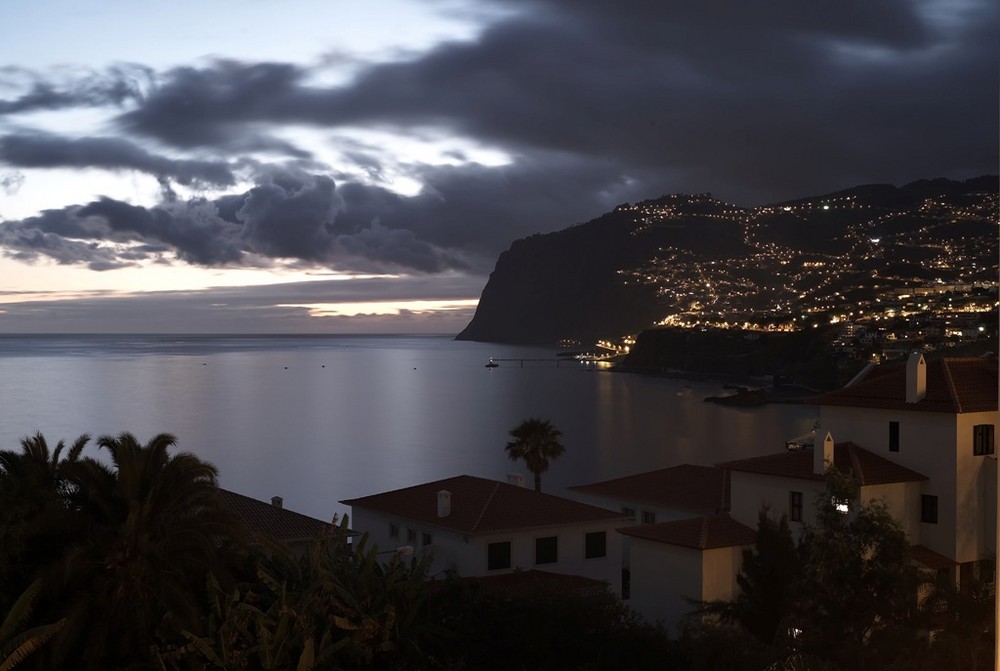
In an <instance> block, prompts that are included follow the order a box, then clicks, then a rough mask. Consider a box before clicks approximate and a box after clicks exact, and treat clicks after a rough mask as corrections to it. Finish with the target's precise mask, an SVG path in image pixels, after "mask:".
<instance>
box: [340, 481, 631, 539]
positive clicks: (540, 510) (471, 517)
mask: <svg viewBox="0 0 1000 671" xmlns="http://www.w3.org/2000/svg"><path fill="white" fill-rule="evenodd" d="M441 490H446V491H448V492H451V513H450V514H449V515H448V516H447V517H438V515H437V493H438V492H439V491H441ZM341 503H343V504H344V505H348V506H351V507H352V508H353V507H358V508H367V509H370V510H375V511H378V512H380V513H384V514H388V515H395V516H398V517H400V518H405V519H410V520H415V521H418V522H423V523H425V524H432V525H434V526H437V527H440V528H444V529H450V530H452V531H457V532H459V533H463V534H476V533H492V532H497V531H510V530H514V529H530V528H534V527H545V526H556V525H560V524H574V523H581V522H603V521H619V520H623V519H625V517H624V516H623V515H622V514H621V513H617V512H614V511H611V510H605V509H604V508H598V507H596V506H588V505H586V504H583V503H577V502H576V501H570V500H569V499H564V498H561V497H558V496H552V495H551V494H543V493H538V492H535V491H534V490H531V489H526V488H524V487H518V486H516V485H511V484H507V483H505V482H498V481H496V480H487V479H485V478H476V477H472V476H470V475H460V476H458V477H454V478H448V479H446V480H437V481H436V482H428V483H426V484H422V485H416V486H414V487H407V488H405V489H397V490H394V491H391V492H384V493H382V494H373V495H371V496H363V497H361V498H358V499H348V500H346V501H341Z"/></svg>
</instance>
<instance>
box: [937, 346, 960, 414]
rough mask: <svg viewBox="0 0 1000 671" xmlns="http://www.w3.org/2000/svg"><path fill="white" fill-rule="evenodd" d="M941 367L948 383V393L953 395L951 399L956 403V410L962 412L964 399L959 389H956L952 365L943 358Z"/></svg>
mask: <svg viewBox="0 0 1000 671" xmlns="http://www.w3.org/2000/svg"><path fill="white" fill-rule="evenodd" d="M941 368H942V370H943V372H944V380H945V382H946V383H947V385H948V393H949V394H950V395H951V400H952V401H953V402H954V403H955V408H956V412H959V413H960V412H962V399H961V398H959V395H958V390H957V389H955V380H954V379H953V378H952V376H951V366H950V365H948V360H947V359H941Z"/></svg>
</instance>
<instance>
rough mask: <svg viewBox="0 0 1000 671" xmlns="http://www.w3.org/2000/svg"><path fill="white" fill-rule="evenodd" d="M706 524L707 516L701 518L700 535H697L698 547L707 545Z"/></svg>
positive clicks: (707, 522) (707, 521)
mask: <svg viewBox="0 0 1000 671" xmlns="http://www.w3.org/2000/svg"><path fill="white" fill-rule="evenodd" d="M708 524H709V517H707V516H706V517H703V518H701V535H700V536H699V537H698V547H700V548H705V547H708Z"/></svg>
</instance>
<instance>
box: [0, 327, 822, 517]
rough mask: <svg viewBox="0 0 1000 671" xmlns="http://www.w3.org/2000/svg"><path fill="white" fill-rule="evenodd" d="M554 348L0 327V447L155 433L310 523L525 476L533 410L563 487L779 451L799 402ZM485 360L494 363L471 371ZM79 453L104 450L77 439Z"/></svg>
mask: <svg viewBox="0 0 1000 671" xmlns="http://www.w3.org/2000/svg"><path fill="white" fill-rule="evenodd" d="M560 354H564V353H563V352H561V351H560V350H558V349H554V348H543V347H520V346H511V345H497V344H489V343H475V342H460V341H455V340H454V339H452V338H451V337H448V336H437V335H434V336H421V335H372V336H356V335H350V336H347V335H343V336H337V335H333V336H327V335H323V336H313V335H309V336H288V335H272V336H260V335H243V336H239V335H226V336H218V335H191V336H178V335H0V449H13V450H16V449H19V443H20V440H21V439H22V438H24V437H26V436H29V435H32V434H34V433H35V432H41V433H42V434H43V435H44V436H45V438H46V439H47V440H48V442H49V443H50V445H53V446H54V445H55V443H56V442H58V441H59V440H65V441H66V442H67V443H71V442H72V441H73V440H75V439H76V438H77V437H78V436H79V435H81V434H84V433H87V434H90V435H91V436H93V437H94V438H96V437H97V436H101V435H105V434H112V435H114V434H118V433H120V432H123V431H128V432H131V433H133V434H134V435H135V436H136V437H137V438H138V439H139V440H140V441H142V442H145V441H147V440H149V439H150V438H152V437H153V436H154V435H156V434H159V433H171V434H173V435H174V436H176V438H177V448H176V449H177V450H178V451H181V450H183V451H188V452H193V453H194V454H196V455H198V456H199V457H201V458H202V459H205V460H208V461H210V462H212V463H213V464H215V465H216V467H217V468H218V470H219V480H220V485H221V486H222V487H225V488H226V489H230V490H233V491H236V492H239V493H241V494H245V495H248V496H252V497H255V498H258V499H261V500H264V501H270V499H271V497H272V496H281V497H282V498H283V499H284V506H285V508H287V509H290V510H294V511H297V512H301V513H304V514H307V515H310V516H313V517H317V518H320V519H326V520H329V519H331V518H332V516H333V515H335V514H336V515H343V514H344V513H345V512H349V510H348V509H347V508H346V507H345V506H344V505H342V504H341V503H340V501H342V500H345V499H350V498H355V497H360V496H365V495H368V494H375V493H378V492H383V491H388V490H392V489H397V488H402V487H408V486H410V485H416V484H420V483H424V482H429V481H433V480H437V479H442V478H448V477H452V476H456V475H462V474H467V475H475V476H480V477H484V478H493V479H498V480H506V479H507V478H508V475H515V476H516V475H519V474H520V475H524V476H525V479H526V481H527V483H528V485H529V486H530V485H531V482H532V479H531V475H530V473H528V472H527V470H526V469H525V468H524V466H523V465H522V464H519V463H512V462H510V461H509V460H508V459H507V457H506V454H505V452H504V447H505V445H506V444H507V441H508V439H509V435H508V432H509V431H510V429H512V428H514V427H515V426H516V425H517V424H519V423H520V422H521V421H522V420H524V419H527V418H529V417H539V418H542V419H546V420H549V421H551V422H552V424H553V425H554V426H555V427H556V428H558V429H559V430H560V431H561V432H562V442H563V445H564V446H565V448H566V452H565V455H564V456H563V457H562V458H561V459H559V460H557V461H554V462H552V464H551V466H550V468H549V470H548V472H546V473H545V474H544V475H543V476H542V486H543V490H544V491H546V492H548V493H553V494H557V495H570V493H569V492H567V490H566V488H567V487H569V486H572V485H581V484H587V483H591V482H597V481H600V480H605V479H610V478H616V477H621V476H625V475H631V474H634V473H640V472H643V471H648V470H653V469H658V468H664V467H667V466H673V465H677V464H682V463H693V464H704V465H711V464H715V463H718V462H721V461H726V460H729V459H737V458H743V457H749V456H756V455H762V454H769V453H773V452H779V451H781V450H783V449H784V443H785V440H787V439H789V438H792V437H795V436H799V435H802V434H804V433H807V432H808V431H809V430H810V429H811V428H812V427H813V424H814V422H815V421H816V420H817V419H818V409H817V408H816V407H815V406H813V405H808V404H773V405H766V406H762V407H753V408H739V407H726V406H720V405H717V404H714V403H706V402H705V400H704V399H705V397H706V396H714V395H720V394H723V393H727V392H725V390H724V389H723V385H724V384H725V383H726V381H725V380H714V381H704V380H701V381H698V380H686V379H675V378H669V377H658V376H649V375H641V374H635V373H622V372H615V371H611V370H608V369H604V368H598V367H597V366H595V365H594V364H592V363H581V362H578V361H575V360H573V359H571V358H568V357H565V356H560ZM491 359H493V360H494V361H495V362H496V363H497V364H498V365H497V366H496V367H494V368H490V367H487V366H486V364H487V363H488V362H489V361H490V360H491ZM85 454H89V455H92V456H95V457H97V458H101V459H106V458H107V457H106V454H104V453H103V451H102V450H99V449H97V448H96V447H95V446H94V445H93V441H92V443H91V445H90V446H89V447H88V448H87V451H86V452H85Z"/></svg>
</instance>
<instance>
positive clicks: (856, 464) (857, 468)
mask: <svg viewBox="0 0 1000 671" xmlns="http://www.w3.org/2000/svg"><path fill="white" fill-rule="evenodd" d="M834 447H835V448H836V446H834ZM846 447H847V456H849V457H850V458H851V468H852V469H853V470H854V477H856V478H857V479H858V482H860V483H861V484H865V471H864V469H863V468H861V459H860V458H859V457H858V451H857V450H855V449H854V447H857V446H856V445H854V443H848V444H847V445H846Z"/></svg>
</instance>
